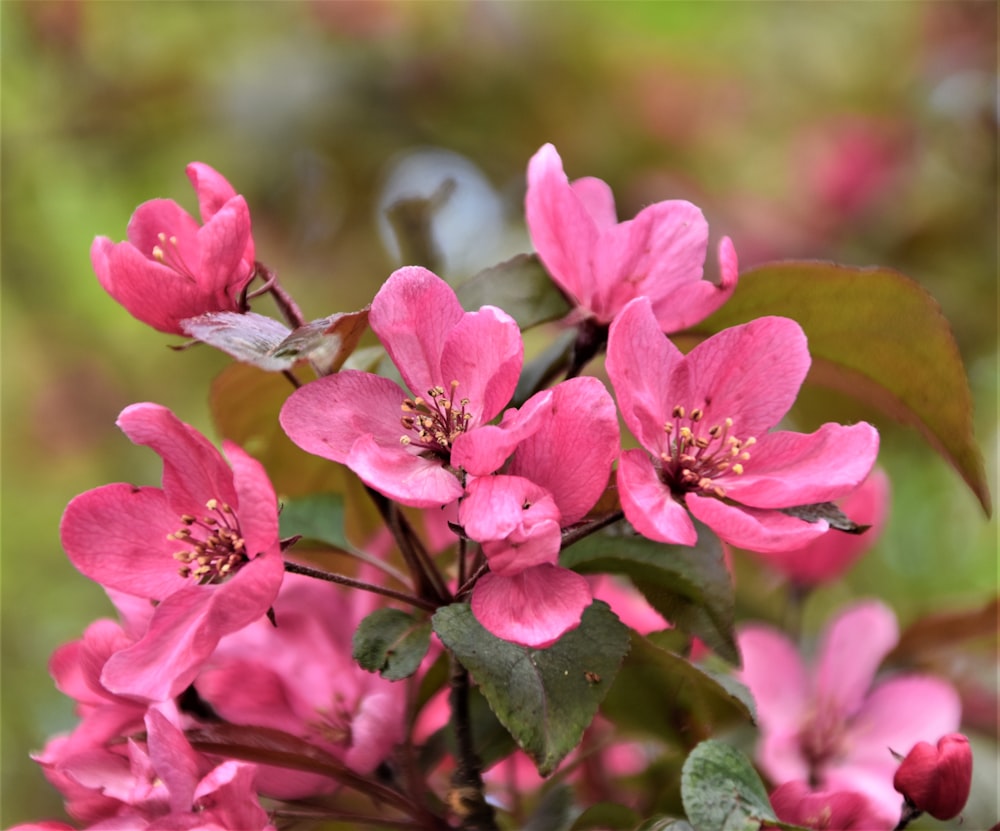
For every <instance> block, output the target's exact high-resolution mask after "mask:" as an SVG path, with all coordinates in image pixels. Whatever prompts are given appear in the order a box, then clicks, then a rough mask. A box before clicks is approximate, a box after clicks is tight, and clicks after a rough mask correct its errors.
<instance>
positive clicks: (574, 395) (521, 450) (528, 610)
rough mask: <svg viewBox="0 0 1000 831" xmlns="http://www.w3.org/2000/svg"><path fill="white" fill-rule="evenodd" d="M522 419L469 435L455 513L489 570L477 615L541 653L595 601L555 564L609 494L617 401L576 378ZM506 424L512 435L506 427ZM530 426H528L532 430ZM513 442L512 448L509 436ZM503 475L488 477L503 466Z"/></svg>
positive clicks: (479, 587)
mask: <svg viewBox="0 0 1000 831" xmlns="http://www.w3.org/2000/svg"><path fill="white" fill-rule="evenodd" d="M522 409H523V410H524V411H525V412H527V413H530V415H529V416H528V417H527V418H522V417H521V414H519V413H515V412H513V411H508V412H507V413H506V414H505V416H504V421H503V422H501V424H500V425H498V426H495V427H485V428H483V429H482V430H479V431H477V433H476V434H474V435H471V436H469V439H468V442H467V443H466V445H465V447H464V451H468V454H467V458H466V455H464V454H458V453H456V457H458V459H459V460H465V461H466V463H467V464H468V465H469V466H470V467H471V469H472V472H474V473H476V474H479V478H475V479H472V481H470V483H469V485H468V494H467V496H466V498H465V499H463V500H462V503H461V506H460V508H459V523H460V524H461V525H462V527H463V528H464V530H465V533H466V534H467V535H468V536H469V537H470V538H471V539H473V540H476V541H477V542H479V543H481V545H482V548H483V553H484V554H485V555H486V559H487V561H488V562H489V566H490V571H489V573H488V574H485V575H483V576H482V577H481V578H480V579H479V581H478V582H477V583H476V585H475V588H474V589H473V591H472V611H473V613H474V614H475V616H476V618H477V620H479V622H480V623H482V624H483V626H485V627H486V628H487V629H488V630H489V631H490V632H492V633H493V634H494V635H496V636H497V637H500V638H503V639H505V640H509V641H512V642H514V643H519V644H522V645H524V646H531V647H536V648H543V647H545V646H548V645H550V644H552V643H553V642H555V641H556V640H557V639H558V638H559V637H560V636H562V635H563V634H564V633H565V632H567V631H569V630H570V629H572V628H573V627H575V626H577V625H578V624H579V623H580V616H581V615H582V614H583V611H584V609H586V608H587V606H589V605H590V603H591V600H592V596H591V594H590V588H589V585H588V583H587V580H586V578H584V577H582V576H581V575H579V574H577V573H576V572H573V571H570V570H569V569H564V568H561V567H560V566H559V565H558V560H559V549H560V547H561V544H562V529H564V528H568V527H569V526H571V525H573V524H574V523H576V522H579V521H580V520H581V519H583V517H584V516H586V514H587V512H588V511H589V510H590V509H591V508H592V507H593V506H594V504H595V503H596V502H597V500H598V498H599V497H600V496H601V494H602V493H603V492H604V489H605V487H606V485H607V482H608V477H609V476H610V474H611V465H612V464H613V462H614V460H615V457H616V456H617V455H618V449H619V441H618V440H619V435H618V417H617V413H616V411H615V405H614V401H612V399H611V396H610V395H609V394H608V391H607V390H606V389H605V387H604V385H603V384H602V383H601V382H600V381H599V380H598V379H596V378H593V377H582V378H571V379H569V380H567V381H563V382H562V383H561V384H558V385H556V386H555V387H553V388H552V389H551V390H546V391H544V392H542V393H539V394H538V395H536V396H534V397H533V398H532V399H531V400H529V401H528V402H527V403H526V404H525V407H524V408H522ZM509 424H514V425H518V427H517V428H516V429H513V430H511V431H507V430H506V426H507V425H509ZM526 425H530V426H526ZM511 435H515V436H516V438H517V444H516V445H515V446H514V448H513V451H511V449H510V441H509V439H510V436H511ZM508 455H510V461H509V463H507V464H506V466H505V467H504V468H503V472H502V473H500V474H498V475H496V476H492V475H489V474H490V473H492V470H496V469H497V468H499V467H500V466H501V465H503V464H504V462H505V461H506V458H507V456H508Z"/></svg>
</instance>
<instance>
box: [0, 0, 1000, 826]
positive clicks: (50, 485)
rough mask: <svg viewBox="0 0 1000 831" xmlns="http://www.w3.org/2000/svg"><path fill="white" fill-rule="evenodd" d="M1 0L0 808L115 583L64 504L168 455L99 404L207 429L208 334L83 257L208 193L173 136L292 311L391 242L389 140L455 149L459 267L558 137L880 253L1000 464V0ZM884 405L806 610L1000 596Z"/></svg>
mask: <svg viewBox="0 0 1000 831" xmlns="http://www.w3.org/2000/svg"><path fill="white" fill-rule="evenodd" d="M0 14H2V21H0V22H2V62H3V63H2V75H0V80H2V105H3V107H2V119H3V121H2V131H3V142H2V184H3V191H2V232H3V248H2V276H3V284H2V288H3V294H2V313H3V318H2V337H3V343H2V360H3V367H2V371H3V389H2V395H3V399H2V407H3V422H2V431H3V432H2V440H3V470H2V474H3V479H2V486H3V487H2V557H3V560H2V592H3V594H2V660H3V664H2V671H3V674H2V683H3V698H2V716H3V721H2V741H3V745H2V768H3V781H2V805H3V813H2V816H0V822H2V824H3V825H4V826H7V825H11V824H14V823H17V822H19V821H25V820H27V819H30V818H42V817H52V818H55V817H59V816H61V815H62V814H61V803H60V800H59V798H58V796H57V795H56V794H55V792H54V791H52V790H51V789H50V788H49V787H48V786H47V784H46V783H45V781H44V778H43V777H42V776H41V774H40V772H39V771H38V769H37V768H36V767H35V765H34V764H33V763H32V762H30V761H29V759H28V756H27V754H28V752H29V751H30V750H32V749H39V748H40V747H41V746H42V745H43V744H44V741H45V739H46V737H47V736H48V735H50V734H52V733H54V732H57V731H60V730H65V729H68V728H69V727H70V726H71V725H72V724H73V715H72V706H71V703H70V702H69V701H68V700H66V699H64V698H63V697H62V696H60V695H59V694H58V693H57V692H56V691H55V690H54V689H53V687H52V684H51V680H50V679H49V677H48V675H47V671H46V666H45V665H46V661H47V659H48V656H49V655H50V654H51V652H52V650H53V648H55V647H56V646H57V645H59V644H61V643H64V642H66V641H68V640H71V639H73V638H76V637H78V636H79V635H80V634H81V632H82V630H83V628H84V627H85V626H86V624H87V623H88V622H89V621H90V620H92V619H93V618H95V617H97V616H100V615H103V614H107V613H108V611H109V608H110V607H109V604H108V603H107V601H106V600H105V598H104V596H103V594H102V592H101V591H100V589H98V588H97V587H96V586H95V585H92V584H90V583H89V582H88V581H86V580H85V579H83V578H82V577H80V576H79V575H78V574H77V573H76V572H75V571H74V570H73V568H72V566H70V564H69V562H68V561H67V560H66V558H65V556H64V555H63V553H62V551H61V549H60V545H59V539H58V522H59V516H60V513H61V511H62V509H63V507H64V506H65V504H66V502H67V501H68V500H69V499H70V498H71V497H72V496H73V495H75V494H76V493H78V492H80V491H82V490H86V489H89V488H92V487H96V486H98V485H101V484H104V483H107V482H112V481H123V480H128V481H135V482H141V483H154V482H156V481H157V480H158V476H159V465H158V460H157V459H156V458H155V456H154V454H152V453H150V452H148V451H146V450H143V449H139V448H134V447H132V446H131V445H130V444H129V442H128V441H127V440H126V439H124V437H123V436H121V435H120V433H118V431H117V430H116V429H115V427H114V419H115V417H116V415H117V414H118V412H119V411H120V410H121V409H122V408H123V407H124V406H126V405H127V404H130V403H132V402H135V401H142V400H151V401H157V402H160V403H163V404H166V405H168V406H170V407H172V408H173V409H174V410H175V412H177V413H178V415H180V416H181V418H183V419H184V420H186V421H188V422H190V423H193V424H194V425H196V426H198V427H199V428H201V429H203V430H206V431H208V432H209V434H210V435H212V431H211V425H210V423H209V419H208V409H207V401H206V397H207V396H206V392H207V388H208V384H209V383H210V381H211V379H212V378H213V376H214V375H215V374H216V373H217V372H218V371H219V370H220V369H222V368H223V367H224V366H226V365H227V363H228V361H227V359H225V357H224V356H222V355H220V354H217V353H212V352H210V351H209V350H208V349H206V348H198V349H193V350H190V351H187V352H182V353H175V352H173V351H171V350H169V349H167V348H166V346H167V344H168V343H172V342H176V339H171V338H168V337H166V336H163V335H161V334H159V333H157V332H154V331H152V330H150V329H147V328H146V327H144V326H143V325H142V324H140V323H138V322H137V321H135V320H133V319H132V318H131V317H129V316H128V315H127V314H126V313H125V312H123V311H122V310H121V309H120V308H119V307H118V306H117V305H116V304H115V303H114V301H112V300H111V299H110V298H109V297H107V296H106V295H105V294H104V293H103V292H102V291H101V290H100V288H99V287H98V285H97V282H96V280H95V278H94V275H93V272H92V270H91V267H90V262H89V256H88V252H89V247H90V243H91V241H92V239H93V237H94V236H95V235H107V236H110V237H111V238H112V239H115V240H119V239H122V238H124V235H125V226H126V223H127V222H128V218H129V216H130V214H131V212H132V210H133V209H134V208H135V206H136V205H137V204H139V203H140V202H141V201H144V200H146V199H149V198H152V197H157V196H163V197H171V198H174V199H177V200H178V201H180V202H181V203H182V204H183V205H185V206H186V207H188V208H189V209H190V210H192V211H193V210H195V207H196V205H195V202H194V199H193V194H192V192H191V190H190V188H189V185H188V182H187V180H186V178H185V176H184V166H185V165H186V164H187V163H188V162H190V161H194V160H199V161H203V162H206V163H208V164H210V165H212V166H214V167H216V168H217V169H218V170H219V171H220V172H222V173H223V174H224V175H225V176H226V177H227V178H229V180H230V181H231V182H232V183H233V185H234V186H235V187H236V189H237V190H238V191H239V192H241V193H243V194H244V195H245V196H246V198H247V200H248V202H249V204H250V207H251V212H252V216H253V222H254V236H255V239H256V242H257V251H258V257H259V258H260V259H261V260H263V261H264V262H266V263H267V264H268V265H270V266H271V267H272V268H274V269H276V270H277V271H278V273H279V274H280V275H281V276H282V278H283V281H284V283H285V285H286V286H287V287H288V289H289V290H290V291H291V292H292V293H293V294H294V295H295V296H296V297H297V298H298V299H299V300H300V302H301V304H302V306H303V308H304V311H305V313H306V316H307V317H310V318H315V317H320V316H322V315H325V314H328V313H331V312H333V311H338V310H352V309H356V308H359V307H360V306H362V305H364V304H365V303H367V302H368V301H369V300H370V298H371V296H372V295H373V293H374V292H375V290H376V289H377V287H378V286H379V284H380V283H381V281H382V280H384V279H385V277H386V276H387V275H388V274H389V273H390V271H391V270H392V269H393V268H394V267H395V266H396V265H397V264H398V263H396V262H395V261H394V260H393V258H392V256H391V255H390V254H389V253H388V252H387V250H386V248H385V246H384V245H383V243H382V240H381V238H380V234H379V229H378V223H377V221H376V217H377V214H378V206H379V204H380V200H384V199H385V198H388V197H386V196H385V195H384V190H385V188H386V182H387V175H388V173H387V171H388V169H389V168H388V167H387V166H388V165H389V164H390V163H392V162H393V160H396V159H398V158H400V156H399V154H402V153H409V152H412V151H413V150H414V149H416V148H439V149H443V150H448V151H452V152H454V153H458V154H461V156H463V157H464V158H465V160H466V161H465V162H463V163H462V164H464V165H465V168H464V169H467V170H468V171H471V173H470V174H469V175H470V177H471V178H470V179H469V181H468V183H467V184H466V185H465V187H466V189H467V190H468V191H472V192H474V193H477V194H479V196H480V198H479V200H478V202H477V203H476V204H478V205H479V207H480V208H482V209H483V211H484V213H483V216H485V217H486V219H485V220H484V221H488V223H489V226H488V231H484V230H483V229H473V232H472V237H473V239H475V240H476V241H477V246H473V247H472V248H467V249H463V250H459V249H460V248H461V242H462V238H459V237H456V238H455V239H453V240H452V242H451V243H449V242H448V241H447V240H445V241H442V240H439V242H441V244H442V248H443V249H446V253H447V251H450V250H451V249H450V248H449V245H450V244H451V245H453V246H454V248H455V251H456V252H457V253H455V254H454V257H453V258H452V259H451V260H449V263H450V265H449V268H450V269H451V270H452V271H453V272H456V273H460V272H463V270H464V271H469V270H472V269H475V268H478V267H481V266H483V265H486V264H488V263H489V262H491V261H496V260H498V259H500V258H502V257H504V256H507V255H509V254H513V253H516V252H518V251H522V250H528V246H529V243H528V242H527V237H526V235H525V232H524V228H523V216H522V208H521V199H522V197H523V187H524V170H525V167H526V164H527V161H528V159H529V157H530V156H531V154H532V153H534V152H535V150H537V149H538V147H539V146H541V144H543V143H544V142H546V141H551V142H553V143H554V144H555V145H556V147H557V148H558V149H559V151H560V153H561V155H562V157H563V160H564V163H565V166H566V170H567V172H568V173H569V175H570V177H571V178H576V177H579V176H584V175H595V176H600V177H602V178H604V179H605V180H607V181H608V182H609V183H611V185H612V187H613V188H614V189H615V193H616V195H617V197H618V203H619V214H620V216H621V217H622V218H626V217H629V216H632V215H633V214H634V213H635V212H636V211H637V210H638V209H639V208H641V207H642V206H643V205H645V204H648V203H650V202H653V201H658V200H660V199H666V198H686V199H690V200H691V201H693V202H695V203H697V204H698V205H699V206H700V207H701V208H702V209H703V210H704V211H705V214H706V216H707V218H708V220H709V223H710V225H711V228H712V232H713V239H717V238H718V237H719V236H721V235H722V234H728V235H730V236H731V237H732V238H733V240H734V242H735V244H736V247H737V251H738V252H739V254H740V258H741V264H742V265H744V266H746V265H751V264H753V263H756V262H761V261H763V260H766V259H771V258H779V257H780V258H785V257H808V258H824V259H834V260H837V261H841V262H845V263H851V264H857V265H867V264H880V265H886V266H891V267H894V268H897V269H899V270H901V271H903V272H905V273H907V274H909V275H910V276H912V277H914V278H916V279H917V280H919V281H921V282H922V283H923V284H924V285H925V286H927V288H928V289H929V290H930V291H931V292H932V293H933V294H934V295H935V296H936V297H937V299H938V300H939V301H940V303H941V306H942V309H943V311H944V313H945V315H946V316H947V317H948V318H949V319H950V321H951V322H952V325H953V327H954V331H955V334H956V338H957V340H958V343H959V346H960V349H961V351H962V355H963V357H964V359H965V361H966V365H967V368H968V371H969V375H970V378H971V382H972V385H973V391H974V396H975V399H976V405H977V410H976V426H977V434H978V436H979V438H980V440H981V442H982V445H983V448H984V452H985V453H986V456H987V465H988V468H989V471H990V476H991V484H992V487H993V490H994V493H995V492H996V486H997V481H996V453H997V434H998V431H997V427H998V422H997V409H996V406H997V389H998V384H997V369H998V364H997V112H996V103H997V82H996V66H997V45H996V44H997V21H996V4H995V3H992V2H961V1H959V2H949V3H916V2H912V3H911V2H907V3H897V2H865V3H820V2H796V3H771V2H754V3H742V2H739V3H731V2H713V3H696V2H692V3H687V2H662V3H656V2H648V3H631V2H586V3H583V2H580V3H574V2H552V3H549V2H517V3H514V2H393V1H392V0H361V1H360V2H297V1H296V0H288V2H190V3H188V2H143V3H138V2H133V3H128V2H93V1H88V0H80V1H79V2H71V1H68V2H63V1H62V0H59V1H58V2H56V1H52V2H49V1H47V0H31V1H30V2H16V1H15V0H5V2H3V3H2V4H0ZM483 206H485V207H483ZM485 227H487V226H484V228H485ZM442 233H445V232H444V231H443V232H442ZM448 233H456V234H457V233H459V232H448ZM462 233H465V234H466V235H467V236H466V237H465V239H468V235H469V231H468V229H467V228H466V229H465V230H464V231H462ZM449 239H451V238H449ZM714 268H715V264H714V259H713V258H711V257H710V260H709V264H708V268H707V273H708V274H709V275H713V274H714ZM831 406H833V407H834V408H841V409H844V408H845V407H846V405H845V404H844V403H843V402H836V401H834V402H833V403H832V404H831ZM837 415H838V413H837V412H833V414H832V416H831V418H832V417H836V416H837ZM878 423H879V426H880V427H881V428H882V429H883V431H884V437H885V438H884V453H883V464H884V466H885V467H886V468H887V469H888V470H889V473H890V474H891V475H892V477H893V482H894V486H895V490H894V505H893V514H892V519H891V523H890V527H889V529H888V532H887V533H886V535H885V536H884V538H883V540H882V541H881V542H880V544H879V546H878V547H877V549H876V551H875V552H874V553H873V554H872V555H870V556H869V557H868V558H867V559H866V560H864V561H863V562H862V563H861V564H859V565H858V566H857V567H855V568H854V569H853V570H852V572H851V573H850V574H849V575H848V577H847V579H846V580H844V581H841V582H840V583H838V584H837V585H835V586H831V587H829V588H825V589H823V590H822V591H821V592H820V593H819V594H818V595H817V597H815V598H814V601H813V602H811V603H810V605H809V607H808V608H807V622H808V624H809V625H810V626H813V627H815V626H816V625H818V623H819V622H821V620H822V618H823V617H824V616H825V615H826V613H827V612H828V611H829V610H830V609H832V608H834V607H835V606H836V605H837V604H839V603H840V602H842V601H844V600H845V599H847V598H849V597H851V596H854V595H865V594H878V595H881V596H883V597H885V598H886V599H888V600H889V602H891V603H892V604H893V605H894V606H895V608H896V609H897V611H898V612H899V614H900V617H901V620H902V621H903V623H904V624H905V623H907V622H910V621H912V620H914V619H916V618H917V617H919V616H920V615H922V614H926V613H928V612H932V611H952V610H963V609H972V608H975V607H976V606H977V605H980V604H982V603H983V602H985V601H986V600H988V599H989V598H990V597H992V596H994V595H995V594H996V590H997V526H996V523H995V522H988V521H987V520H986V519H985V518H984V517H983V515H982V513H981V512H980V511H979V509H978V506H977V505H976V503H975V500H974V498H973V497H972V495H971V494H970V493H969V492H968V491H967V490H965V489H964V488H963V485H962V484H961V481H960V479H959V478H958V476H957V475H956V474H955V473H954V472H953V471H951V470H950V469H949V468H948V467H947V466H946V465H945V464H944V463H942V462H941V461H940V460H938V459H937V458H936V457H934V456H933V455H932V454H931V452H930V451H929V450H928V449H927V448H926V446H925V445H923V444H922V443H921V442H920V441H919V440H918V439H917V438H916V436H915V435H914V434H913V433H912V432H911V431H906V430H901V429H896V428H894V427H893V426H892V425H890V424H887V423H884V422H881V421H880V422H878ZM751 605H752V604H751ZM764 605H765V606H766V603H765V604H764ZM978 646H979V651H978V652H976V651H974V650H964V651H958V652H955V653H954V654H951V655H950V659H949V660H951V662H952V663H951V664H950V665H949V666H951V668H952V670H953V672H954V673H963V672H964V673H966V674H968V675H970V676H971V678H972V680H973V682H975V683H978V684H979V685H980V686H981V687H982V688H983V689H984V690H985V694H986V695H987V702H992V703H993V704H994V707H993V712H992V717H991V716H990V714H989V712H988V710H989V707H988V706H987V707H986V708H985V709H986V712H985V714H983V713H979V714H978V715H977V717H976V721H975V723H974V724H972V725H971V726H970V733H971V734H972V735H973V738H974V740H975V742H976V744H975V747H976V750H977V754H978V755H977V773H976V777H977V778H976V784H975V793H974V796H973V801H972V803H970V806H969V809H968V810H967V811H966V820H965V824H964V826H962V827H964V828H965V829H966V831H974V830H975V829H985V828H987V827H988V826H989V825H990V824H992V823H993V822H995V821H996V820H997V818H998V815H1000V811H998V810H997V804H996V789H995V783H996V774H997V767H996V745H995V739H996V718H997V714H996V707H995V702H996V694H997V671H996V640H995V637H994V638H993V639H991V640H989V642H988V643H987V644H986V645H985V647H984V646H983V644H981V643H980V644H979V645H978ZM970 666H971V668H970ZM935 825H937V826H940V823H930V825H926V826H923V827H933V826H935ZM954 827H958V825H957V824H956V825H954Z"/></svg>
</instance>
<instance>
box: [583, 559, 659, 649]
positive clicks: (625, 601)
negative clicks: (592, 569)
mask: <svg viewBox="0 0 1000 831" xmlns="http://www.w3.org/2000/svg"><path fill="white" fill-rule="evenodd" d="M587 582H589V583H590V590H591V592H592V593H593V595H594V597H595V598H596V599H597V600H603V601H604V602H605V603H607V604H608V605H609V606H610V607H611V611H612V612H614V613H615V614H616V615H618V618H619V620H621V622H622V623H624V624H625V625H626V626H629V627H631V628H632V629H634V630H635V631H636V632H638V633H639V634H640V635H648V634H649V633H650V632H658V631H660V630H661V629H669V628H670V623H669V622H668V621H667V620H666V619H665V618H664V617H663V615H661V614H660V613H659V612H658V611H656V609H654V608H653V607H652V606H650V605H649V602H648V601H647V600H646V598H645V597H643V596H642V593H641V592H640V591H639V590H638V589H636V588H635V587H634V586H632V585H631V584H630V583H629V582H628V581H627V580H625V579H623V578H618V577H616V576H614V575H612V574H598V575H591V576H588V578H587Z"/></svg>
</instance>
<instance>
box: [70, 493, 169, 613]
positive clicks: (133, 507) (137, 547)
mask: <svg viewBox="0 0 1000 831" xmlns="http://www.w3.org/2000/svg"><path fill="white" fill-rule="evenodd" d="M178 528H180V515H179V514H178V513H176V512H175V511H174V510H173V509H172V508H171V507H170V506H169V505H168V503H167V500H166V497H165V496H164V494H163V491H161V490H160V489H159V488H137V487H135V486H134V485H126V484H122V483H119V484H113V485H104V486H102V487H100V488H95V489H93V490H90V491H87V492H85V493H81V494H80V495H79V496H77V497H75V498H74V499H73V500H72V501H71V502H70V503H69V505H67V506H66V510H65V512H64V513H63V517H62V524H61V526H60V535H61V538H62V544H63V548H64V549H65V550H66V554H67V555H68V556H69V559H70V561H71V562H72V563H73V565H74V566H76V568H77V569H78V570H79V571H80V572H81V573H82V574H84V575H85V576H87V577H89V578H90V579H91V580H95V581H96V582H98V583H100V584H101V585H102V586H105V587H107V588H111V589H118V590H120V591H123V592H126V593H128V594H132V595H137V596H141V597H145V598H151V599H153V600H162V599H163V598H165V597H167V596H168V595H170V594H171V593H173V592H175V591H177V590H178V589H181V588H183V587H184V586H185V585H186V581H185V580H184V578H182V577H181V576H180V574H179V573H178V568H179V566H178V563H177V561H176V560H175V559H174V558H173V552H174V551H177V550H178V549H179V548H181V547H182V546H181V545H180V544H179V543H176V542H172V541H170V540H168V539H167V535H168V534H171V533H173V532H174V531H176V530H177V529H178Z"/></svg>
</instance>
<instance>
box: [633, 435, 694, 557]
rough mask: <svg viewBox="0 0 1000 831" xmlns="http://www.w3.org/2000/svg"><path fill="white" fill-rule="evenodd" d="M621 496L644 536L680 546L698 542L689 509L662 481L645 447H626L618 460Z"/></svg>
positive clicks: (637, 527) (636, 526) (634, 522)
mask: <svg viewBox="0 0 1000 831" xmlns="http://www.w3.org/2000/svg"><path fill="white" fill-rule="evenodd" d="M618 495H619V497H620V498H621V503H622V510H624V511H625V518H626V519H627V520H628V521H629V522H631V523H632V525H633V526H634V527H635V530H636V531H638V532H639V533H640V534H642V535H643V536H644V537H648V538H649V539H651V540H658V541H659V542H670V543H677V544H679V545H694V544H695V543H696V542H697V541H698V532H697V531H696V530H695V527H694V523H692V522H691V518H690V517H689V516H688V512H687V510H685V508H684V506H683V505H681V504H680V503H679V502H677V501H675V500H674V498H673V496H672V495H671V493H670V490H669V489H668V488H667V487H665V486H664V484H663V483H662V482H661V481H660V477H659V476H658V475H657V473H656V468H654V467H653V463H652V461H651V460H650V458H649V455H648V454H647V453H646V452H645V451H644V450H626V451H624V452H623V453H622V455H621V457H620V458H619V459H618Z"/></svg>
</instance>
